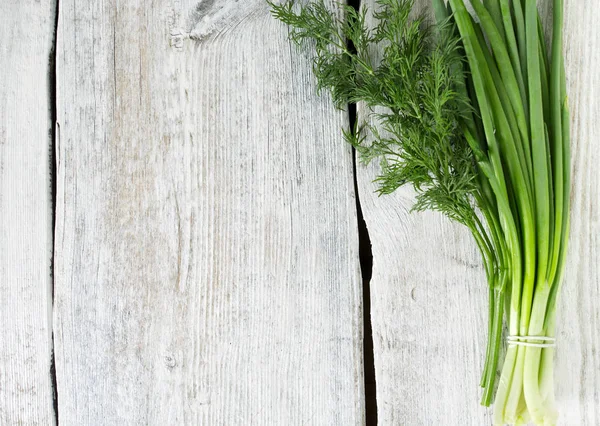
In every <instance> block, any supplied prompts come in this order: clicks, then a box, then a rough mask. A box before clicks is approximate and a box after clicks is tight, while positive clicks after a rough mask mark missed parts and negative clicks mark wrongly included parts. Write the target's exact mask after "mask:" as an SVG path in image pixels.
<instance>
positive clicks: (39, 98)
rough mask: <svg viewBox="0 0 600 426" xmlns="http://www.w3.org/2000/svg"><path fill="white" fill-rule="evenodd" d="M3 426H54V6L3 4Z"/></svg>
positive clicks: (0, 136)
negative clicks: (52, 95)
mask: <svg viewBox="0 0 600 426" xmlns="http://www.w3.org/2000/svg"><path fill="white" fill-rule="evenodd" d="M0 17H1V18H0V22H1V23H0V70H1V71H0V76H1V77H0V117H1V118H0V424H2V425H53V424H54V408H53V389H52V379H51V373H50V369H51V360H52V334H51V330H52V323H51V311H52V297H51V292H52V279H51V259H52V204H51V203H52V200H51V197H52V181H51V177H50V170H51V166H50V158H51V156H50V151H51V145H52V138H51V132H52V118H51V109H50V105H51V100H50V78H49V74H50V68H51V66H50V59H51V54H52V43H53V39H54V18H55V2H54V1H48V0H42V1H38V2H22V1H18V0H9V1H2V2H0Z"/></svg>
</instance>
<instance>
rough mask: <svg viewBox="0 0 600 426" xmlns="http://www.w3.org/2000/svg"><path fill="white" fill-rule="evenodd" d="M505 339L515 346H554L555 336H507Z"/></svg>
mask: <svg viewBox="0 0 600 426" xmlns="http://www.w3.org/2000/svg"><path fill="white" fill-rule="evenodd" d="M506 340H507V341H508V344H509V345H516V346H529V347H533V348H554V347H555V346H556V338H554V337H548V336H508V337H507V338H506ZM539 342H541V343H539Z"/></svg>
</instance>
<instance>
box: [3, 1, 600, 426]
mask: <svg viewBox="0 0 600 426" xmlns="http://www.w3.org/2000/svg"><path fill="white" fill-rule="evenodd" d="M363 3H367V4H369V3H371V4H372V3H373V0H368V1H367V0H364V1H363ZM547 3H549V2H547ZM566 3H567V5H566V10H565V19H566V22H565V26H566V28H565V44H566V52H565V54H566V64H567V78H568V91H569V95H570V104H571V111H572V116H573V120H572V136H573V138H572V139H573V152H574V155H573V170H572V172H573V191H572V192H573V195H572V199H573V212H572V215H573V220H572V238H571V246H570V249H571V251H570V260H569V264H568V272H567V277H566V282H565V285H564V290H563V293H562V303H561V305H560V319H561V321H560V329H559V332H558V342H559V347H558V350H557V357H556V374H557V380H556V382H557V397H558V403H559V407H560V411H561V414H562V416H561V424H562V425H566V426H580V425H582V426H583V425H585V426H597V425H599V424H600V385H599V383H600V355H599V351H600V348H599V347H598V345H599V344H600V313H599V312H600V308H599V307H598V306H599V305H600V285H599V281H600V145H598V143H599V140H600V102H598V99H599V98H600V73H599V72H598V69H599V67H600V25H598V22H599V21H600V8H599V7H598V3H597V0H571V1H568V2H566ZM547 14H548V13H547V11H546V15H547ZM0 23H1V24H0V70H1V71H0V76H1V77H0V425H54V424H60V425H77V426H80V425H118V426H121V425H160V426H162V425H179V424H185V425H211V426H212V425H227V426H230V425H341V426H346V425H362V424H365V417H366V416H368V418H369V420H368V421H367V423H368V424H375V422H374V421H373V418H374V412H373V407H372V404H365V383H364V382H365V380H364V379H363V377H364V371H365V366H364V359H365V351H364V350H363V336H364V335H365V333H364V332H363V327H366V328H367V329H368V325H369V321H368V319H369V316H368V315H367V316H366V318H367V321H364V318H363V312H365V311H366V312H367V313H368V312H369V311H368V309H369V304H368V303H367V304H365V303H364V300H365V296H370V319H371V323H372V334H373V337H372V339H373V354H374V367H375V377H376V405H377V419H378V423H379V424H380V425H385V426H388V425H407V426H413V425H424V426H430V425H441V426H463V425H467V426H468V425H477V426H478V425H486V424H490V416H489V410H487V409H484V408H482V407H479V405H478V399H479V392H478V388H477V384H478V379H479V377H478V376H479V373H480V370H481V367H482V361H483V351H484V349H485V347H484V346H485V335H484V333H483V332H482V330H484V329H485V325H484V324H485V321H486V318H485V316H486V312H487V311H486V302H487V300H486V298H487V291H486V286H485V279H484V273H483V270H482V267H481V266H480V260H479V256H478V254H477V252H476V249H475V247H474V245H473V244H472V242H471V240H470V238H469V235H468V233H467V232H466V231H465V230H463V229H461V228H460V227H458V226H454V225H452V224H450V223H449V222H448V221H447V220H445V219H443V218H441V217H440V216H439V215H437V214H433V213H427V214H409V213H408V210H409V208H410V206H411V204H412V199H411V198H412V196H411V193H410V191H408V190H400V191H398V192H397V193H395V194H394V195H392V196H386V197H377V196H376V195H374V194H373V190H374V189H375V186H374V184H373V183H372V180H373V178H374V176H376V174H377V166H376V165H373V166H370V167H363V166H361V165H358V166H357V167H356V168H355V167H354V165H353V154H352V151H351V149H350V148H349V147H348V146H347V145H346V144H345V143H344V142H343V139H342V136H341V133H340V131H339V130H340V128H341V127H343V126H347V125H348V112H347V111H339V110H336V109H334V108H333V107H332V105H331V103H330V102H329V99H328V97H327V96H318V95H317V94H316V90H315V80H314V78H313V76H312V73H311V60H310V57H309V55H308V54H299V53H298V52H297V51H296V50H295V49H293V48H291V47H290V44H289V42H288V41H287V38H286V36H287V29H286V28H285V27H284V26H283V25H282V24H280V23H279V22H276V21H275V20H273V19H272V18H271V17H270V16H269V11H268V6H267V5H266V4H265V2H264V1H263V0H243V1H238V0H200V2H198V0H193V1H192V0H156V1H141V0H132V1H117V0H111V1H106V2H76V1H75V0H60V2H58V1H56V0H38V1H36V2H33V1H22V0H5V1H3V2H1V3H0ZM358 113H359V119H360V114H361V110H360V108H359V111H358ZM355 182H356V188H355ZM357 194H358V195H359V196H360V206H361V208H362V212H363V213H364V219H365V221H366V225H367V227H368V232H369V236H370V241H371V244H372V254H373V265H372V269H373V273H372V279H371V281H370V287H366V290H367V291H366V294H363V282H362V279H361V273H360V266H361V265H360V262H359V237H358V214H357V203H356V197H357ZM366 266H367V265H366V264H363V267H366ZM367 300H368V299H367ZM368 346H369V345H368ZM367 352H369V351H367ZM368 358H369V357H368V353H367V359H368ZM368 364H369V363H367V367H366V368H367V370H368V369H369V368H370V366H369V365H368ZM367 388H370V387H369V386H367ZM369 398H370V396H368V397H367V400H369ZM369 405H371V407H370V408H369V410H368V411H369V413H367V414H366V411H367V410H366V409H365V407H366V406H367V407H369Z"/></svg>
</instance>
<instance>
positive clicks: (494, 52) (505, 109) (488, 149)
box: [270, 0, 570, 425]
mask: <svg viewBox="0 0 600 426" xmlns="http://www.w3.org/2000/svg"><path fill="white" fill-rule="evenodd" d="M432 1H433V10H434V12H435V18H436V23H435V24H434V25H432V24H431V23H430V22H429V20H428V18H427V17H425V16H418V17H417V18H413V16H414V13H413V12H414V11H413V8H414V0H377V1H376V5H377V7H376V8H375V11H373V13H372V14H371V15H369V14H368V13H367V12H368V11H367V9H366V8H363V9H362V10H360V11H358V10H356V9H354V8H352V7H350V6H344V5H338V6H337V8H334V9H332V8H331V7H329V6H328V5H326V4H325V3H324V1H323V0H318V1H314V2H309V3H304V4H302V5H297V4H294V2H293V1H288V2H284V3H283V4H274V3H270V5H271V8H272V13H273V15H274V16H275V17H276V18H277V19H279V20H281V21H283V22H284V23H286V24H288V25H289V26H290V27H291V31H290V33H289V34H290V39H291V40H292V41H293V42H295V43H297V44H298V45H306V43H309V45H310V46H312V47H313V49H314V55H313V61H314V66H313V70H314V73H315V75H316V81H317V87H318V89H319V90H322V89H326V90H328V91H329V92H330V94H331V96H332V100H333V102H334V104H335V105H336V106H337V107H339V108H346V107H347V106H348V104H353V103H361V105H363V106H364V109H363V110H364V111H367V112H368V111H370V114H368V115H369V116H368V117H366V118H368V119H365V120H363V121H364V122H363V123H361V124H359V123H357V125H356V126H355V127H354V128H353V129H347V130H345V131H344V135H345V136H346V139H347V140H348V142H350V143H351V144H352V145H353V146H354V147H355V148H356V150H357V152H358V154H359V155H360V158H361V159H362V160H363V161H364V162H368V161H371V160H373V159H379V160H380V165H381V174H380V176H379V177H378V178H377V179H376V181H377V182H378V184H379V192H380V193H381V194H389V193H391V192H393V191H395V190H396V189H397V188H398V187H400V186H402V185H407V184H408V185H411V186H412V187H413V188H414V189H415V192H416V201H415V205H414V207H413V210H416V211H422V210H435V211H439V212H442V213H443V214H445V215H446V216H448V217H449V218H450V219H452V220H454V221H457V222H459V223H461V224H463V225H465V226H466V227H467V228H468V229H469V230H470V232H471V234H472V235H473V238H474V240H475V242H476V244H477V247H478V248H479V250H480V252H481V255H482V259H483V264H484V270H485V274H486V278H487V281H488V286H489V322H488V326H487V332H488V343H487V350H486V357H485V366H484V371H483V374H482V378H481V382H480V384H481V387H482V389H483V392H482V398H481V403H482V404H483V405H484V406H490V405H491V404H492V402H493V403H494V423H495V424H497V425H502V424H506V423H511V424H523V423H526V422H528V421H533V422H534V423H536V424H538V425H553V424H555V423H556V420H557V417H558V415H557V411H556V408H555V402H554V390H553V355H554V349H553V343H554V338H555V320H556V301H557V297H558V294H559V290H560V285H561V280H562V276H563V272H564V268H565V261H566V249H567V241H568V236H569V198H570V197H569V188H570V174H569V173H570V151H569V150H570V148H569V112H568V107H567V95H566V87H565V86H566V84H565V71H564V60H563V52H562V51H563V40H562V27H563V0H553V2H554V3H553V6H554V11H553V25H552V43H551V46H550V49H548V48H547V47H546V43H545V37H544V28H543V27H542V25H541V19H540V16H539V13H538V9H537V6H536V0H483V2H482V0H470V4H471V6H472V11H473V12H469V10H467V8H466V6H465V3H464V0H448V2H445V1H444V0H432ZM340 12H341V13H340ZM373 21H374V22H373ZM548 52H550V54H548ZM505 323H506V324H507V329H508V336H504V334H505V333H504V331H503V330H504V326H505ZM505 340H506V341H507V342H508V344H507V346H508V347H507V349H506V353H505V356H504V359H501V356H500V354H501V348H502V347H503V342H504V341H505ZM501 364H502V367H501V368H499V367H500V365H501ZM498 371H500V375H499V379H498Z"/></svg>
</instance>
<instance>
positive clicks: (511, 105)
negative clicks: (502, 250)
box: [434, 0, 570, 425]
mask: <svg viewBox="0 0 600 426" xmlns="http://www.w3.org/2000/svg"><path fill="white" fill-rule="evenodd" d="M449 4H450V7H451V12H452V15H451V18H449V19H452V20H453V21H454V22H455V23H456V27H457V29H458V31H459V33H460V39H461V41H462V44H463V47H464V52H465V55H466V58H467V62H468V66H469V67H468V68H469V77H468V78H469V79H470V80H471V82H470V87H472V92H471V93H470V96H471V97H473V98H474V99H476V101H477V102H476V105H477V113H476V114H474V116H475V117H477V118H476V119H477V120H480V122H481V123H480V125H479V126H478V128H479V129H483V131H480V132H479V133H477V132H475V135H472V138H473V139H476V141H477V142H478V146H483V147H484V148H483V149H478V150H477V162H478V164H479V167H480V168H481V170H482V173H484V174H485V175H486V176H487V177H488V179H489V181H490V184H491V186H492V188H493V190H494V195H495V197H496V200H497V202H498V206H499V208H498V210H497V211H498V216H499V219H500V222H501V223H502V224H503V234H504V236H505V238H506V247H507V250H508V252H509V255H508V257H509V258H510V261H509V266H508V267H509V269H510V271H511V273H510V279H509V283H508V287H509V290H510V300H509V303H508V306H509V309H508V315H507V317H508V332H509V334H510V337H509V344H508V348H507V352H506V356H505V359H504V365H503V367H502V373H501V377H500V380H499V383H498V387H497V390H496V395H495V404H494V405H495V407H494V423H495V424H505V423H516V424H519V423H526V422H528V421H533V422H534V423H536V424H541V425H552V424H555V423H556V419H557V411H556V408H555V406H554V405H555V404H554V394H553V362H552V361H553V353H554V349H553V341H554V337H555V336H554V334H555V318H556V299H557V295H558V291H559V289H560V284H561V280H562V275H563V270H564V266H565V260H566V248H567V242H568V234H569V187H570V175H569V171H570V170H569V168H570V167H569V165H570V154H569V150H570V148H569V113H568V107H567V96H566V88H565V71H564V59H563V52H562V50H563V42H562V27H563V0H554V4H553V7H554V9H553V10H554V12H553V25H552V46H551V55H550V57H548V56H547V53H546V52H547V49H546V46H545V40H544V31H543V28H542V25H541V20H540V17H539V13H538V9H537V5H536V1H535V0H523V3H522V2H521V1H520V0H514V1H509V0H488V1H487V2H485V3H482V2H481V1H480V0H471V5H472V7H473V10H474V15H475V17H476V18H477V22H476V21H475V19H473V18H474V17H473V16H471V14H470V13H469V12H468V11H467V9H466V7H465V4H464V3H463V0H450V1H449ZM434 6H435V8H436V10H438V16H443V15H441V11H443V9H442V7H443V4H442V3H441V1H438V2H434ZM473 104H474V105H475V103H473ZM472 143H473V144H475V142H472ZM486 148H487V149H486ZM494 157H499V159H498V158H494ZM500 180H504V182H505V185H501V184H500V183H499V182H498V181H500ZM500 200H503V202H502V203H501V202H500ZM501 205H504V207H505V208H501ZM483 208H485V206H484V207H483ZM494 282H495V281H494V280H492V283H494ZM503 290H505V288H502V287H500V289H499V290H498V291H497V292H496V293H494V298H495V299H497V298H508V297H509V296H508V294H509V293H508V292H506V291H504V292H503ZM491 304H492V305H493V306H494V309H490V312H491V314H492V320H491V323H492V324H493V327H491V329H492V330H493V329H494V328H495V327H496V326H497V325H498V324H500V323H501V320H500V316H501V315H502V311H501V308H500V306H502V303H498V302H497V300H492V302H491ZM496 306H497V307H498V308H496ZM500 336H501V333H500V330H495V331H493V332H492V333H491V334H490V336H489V338H490V340H491V341H492V342H490V343H489V344H488V353H491V355H488V357H487V358H486V368H485V371H484V377H485V379H484V380H482V384H483V386H484V395H483V399H482V403H483V404H484V405H490V403H491V401H492V393H493V391H494V389H493V386H494V376H495V375H496V368H495V367H496V364H495V363H496V360H497V356H498V355H497V350H498V346H499V345H498V341H497V340H498V339H500ZM494 340H495V341H494ZM549 342H550V343H549Z"/></svg>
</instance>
